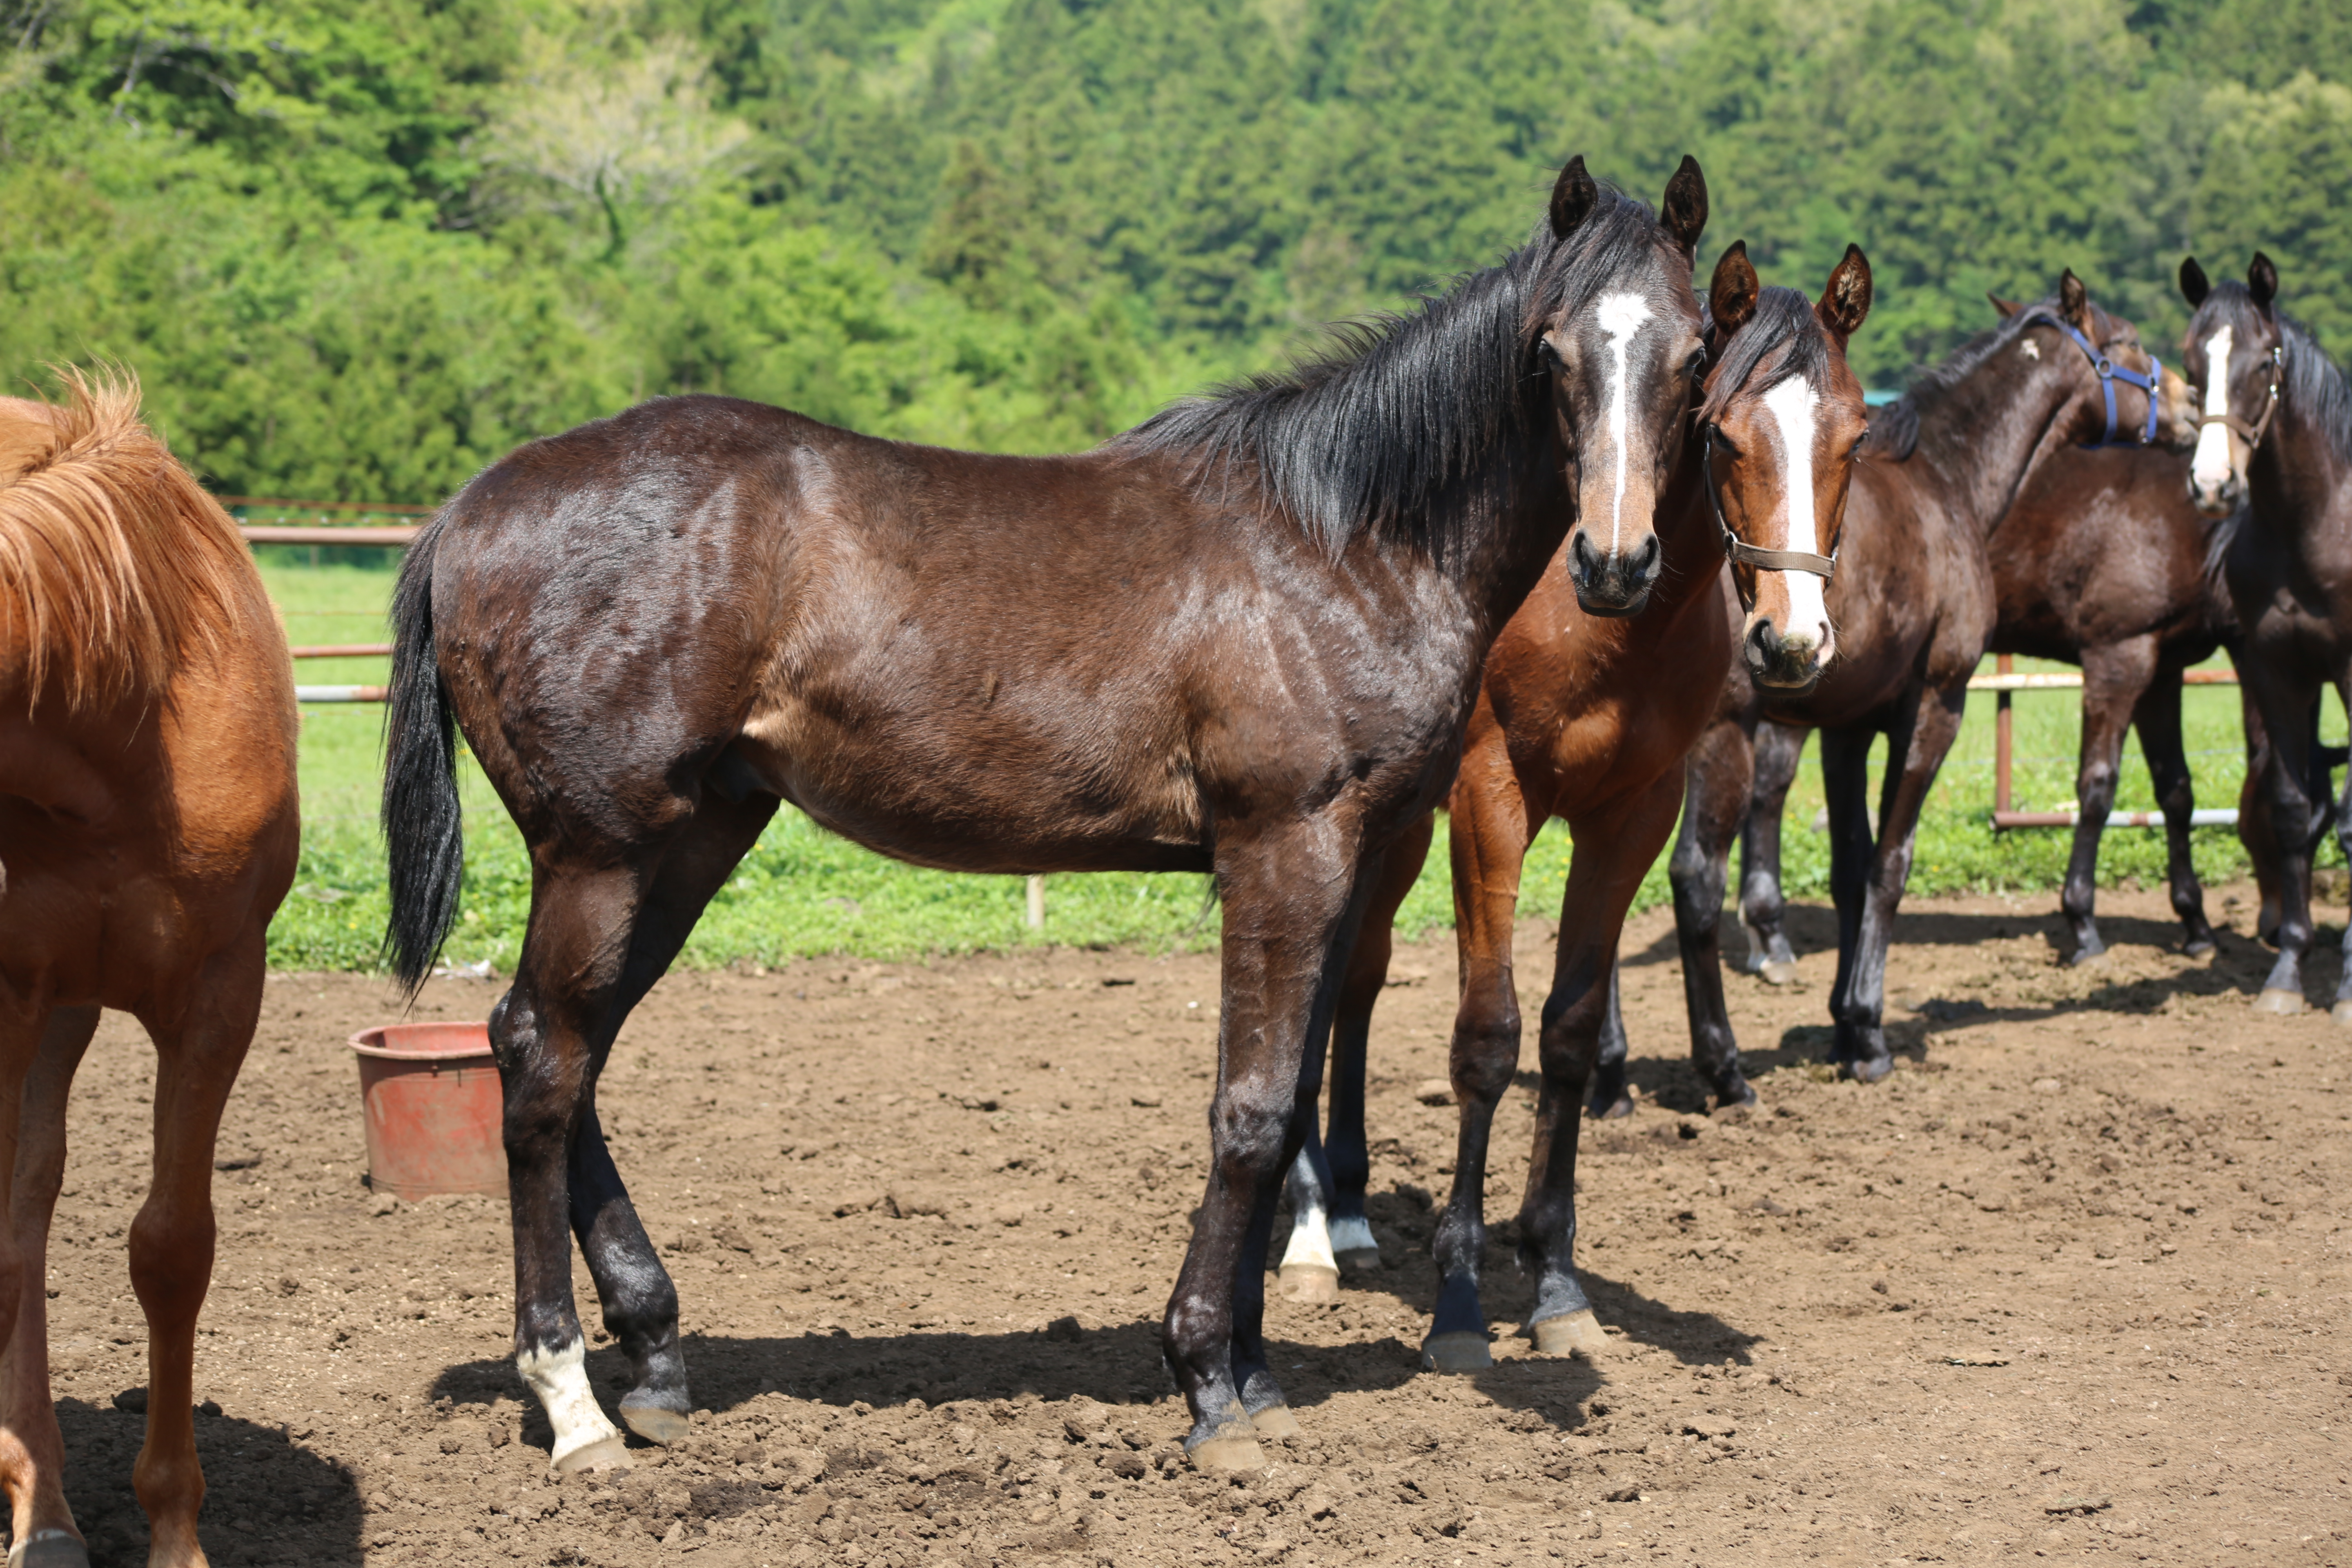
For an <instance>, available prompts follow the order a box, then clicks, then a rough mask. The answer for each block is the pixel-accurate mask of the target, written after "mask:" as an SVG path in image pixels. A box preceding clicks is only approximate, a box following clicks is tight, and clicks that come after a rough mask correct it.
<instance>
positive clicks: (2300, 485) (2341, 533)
mask: <svg viewBox="0 0 2352 1568" xmlns="http://www.w3.org/2000/svg"><path fill="white" fill-rule="evenodd" d="M2180 291H2181V293H2182V294H2183V295H2185V296H2186V297H2187V298H2188V300H2189V304H2190V305H2192V306H2194V307H2195V308H2196V312H2197V313H2196V315H2195V316H2193V317H2192V318H2191V319H2190V321H2189V337H2188V342H2187V344H2186V345H2185V350H2184V353H2183V355H2182V360H2183V366H2182V368H2183V370H2184V371H2185V373H2186V374H2187V375H2188V377H2189V383H2190V384H2191V385H2192V386H2193V387H2194V388H2196V389H2197V390H2198V392H2199V393H2200V395H2201V400H2202V411H2201V414H2200V418H2199V421H2198V424H2199V431H2198V438H2197V455H2196V458H2195V459H2194V461H2192V462H2191V464H2190V465H2189V496H2190V499H2192V500H2194V501H2195V502H2196V503H2197V506H2198V508H2199V510H2202V511H2203V512H2205V513H2206V515H2208V516H2210V517H2224V518H2229V519H2230V521H2228V522H2226V523H2225V524H2224V525H2223V528H2222V531H2221V535H2220V537H2218V538H2217V540H2216V541H2215V552H2216V554H2217V557H2218V558H2219V560H2220V562H2221V574H2222V580H2223V581H2224V582H2226V583H2227V584H2229V588H2230V597H2231V601H2232V602H2233V603H2234V604H2235V605H2236V606H2237V612H2238V623H2239V627H2240V637H2241V638H2242V645H2241V646H2242V653H2241V655H2240V658H2239V660H2238V676H2239V679H2241V680H2242V681H2243V682H2244V683H2245V687H2246V691H2247V696H2248V699H2249V707H2250V709H2252V710H2253V711H2254V712H2257V713H2259V715H2260V719H2261V723H2260V732H2259V733H2256V732H2255V731H2254V727H2253V726H2252V724H2250V725H2249V727H2248V728H2249V739H2250V741H2253V742H2256V744H2255V746H2254V748H2253V750H2254V752H2255V765H2254V766H2252V767H2251V768H2250V769H2249V777H2248V780H2247V784H2248V787H2247V789H2246V791H2245V794H2244V795H2243V796H2242V805H2241V808H2240V811H2239V815H2238V835H2239V837H2241V838H2242V839H2244V840H2245V843H2246V847H2247V849H2248V851H2249V852H2250V853H2251V854H2252V857H2253V860H2254V865H2255V867H2256V868H2257V869H2258V870H2259V869H2261V868H2263V867H2265V866H2270V867H2274V868H2276V879H2277V897H2278V911H2277V940H2278V945H2279V955H2278V962H2277V963H2275V964H2274V965H2273V967H2272V969H2271V973H2270V975H2269V977H2268V978H2266V979H2265V980H2264V981H2263V990H2262V994H2260V995H2259V996H2258V997H2256V998H2255V1005H2256V1006H2258V1007H2261V1008H2263V1009H2265V1010H2267V1011H2270V1012H2275V1013H2300V1012H2302V1011H2303V1009H2304V1006H2305V999H2304V994H2303V958H2304V954H2305V952H2309V951H2310V948H2311V942H2312V936H2313V930H2312V921H2311V853H2312V849H2313V848H2314V847H2315V844H2316V842H2317V840H2318V837H2319V835H2320V833H2321V832H2322V831H2324V826H2325V822H2326V805H2327V800H2326V790H2327V782H2326V781H2327V773H2326V763H2325V762H2324V761H2323V760H2322V759H2320V758H2319V757H2318V756H2316V755H2315V751H2316V746H2315V742H2316V740H2317V736H2316V734H2315V725H2314V724H2313V722H2312V714H2313V712H2314V710H2315V704H2316V703H2317V702H2318V700H2319V694H2320V692H2321V691H2322V690H2323V689H2326V688H2328V687H2331V686H2332V687H2334V688H2335V689H2336V693H2337V695H2338V696H2339V697H2346V698H2352V380H2347V377H2346V375H2345V373H2344V371H2343V370H2342V369H2341V368H2340V367H2338V366H2337V365H2336V364H2334V363H2330V362H2329V360H2328V358H2327V356H2326V353H2324V352H2322V351H2321V349H2320V347H2319V345H2318V344H2317V343H2316V342H2313V341H2312V338H2311V334H2310V333H2309V332H2308V331H2305V329H2304V328H2303V327H2302V326H2301V325H2300V324H2298V323H2297V322H2296V321H2294V319H2293V318H2292V317H2290V316H2288V315H2286V314H2285V313H2284V312H2283V311H2281V310H2279V309H2278V304H2277V299H2278V269H2277V268H2275V267H2274V266H2273V265H2272V263H2271V259H2270V258H2268V257H2266V256H2264V255H2263V254H2262V253H2261V252H2259V251H2257V252H2255V254H2254V258H2253V262H2252V265H2251V266H2249V267H2248V268H2246V280H2245V281H2244V282H2243V283H2238V282H2234V281H2231V282H2222V283H2218V284H2217V283H2213V282H2211V281H2210V280H2209V279H2207V278H2206V276H2205V269H2204V268H2201V267H2200V266H2199V265H2198V264H2197V261H2196V258H2193V257H2192V258H2189V259H2187V260H2185V261H2183V262H2182V263H2181V264H2180ZM2264 740H2266V741H2267V743H2268V749H2267V753H2266V754H2265V753H2264V752H2263V748H2262V745H2261V742H2263V741H2264ZM2347 787H2352V779H2347ZM2336 837H2337V839H2338V841H2339V842H2341V843H2344V844H2347V845H2352V815H2347V813H2346V811H2345V809H2344V808H2343V806H2341V805H2339V807H2338V809H2337V810H2336ZM2268 890H2269V889H2265V892H2266V893H2267V892H2268ZM2265 901H2266V902H2267V899H2266V900H2265ZM2265 913H2266V916H2267V911H2265ZM2267 923H2268V921H2267V919H2266V920H2265V924H2267ZM2345 943H2346V951H2347V956H2352V931H2347V935H2346V938H2345ZM2334 1016H2335V1018H2336V1021H2337V1022H2338V1023H2352V964H2347V967H2346V970H2345V973H2344V978H2343V980H2342V982H2341V983H2340V984H2338V985H2337V987H2336V1002H2335V1006H2334Z"/></svg>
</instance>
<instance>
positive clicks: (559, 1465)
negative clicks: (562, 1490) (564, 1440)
mask: <svg viewBox="0 0 2352 1568" xmlns="http://www.w3.org/2000/svg"><path fill="white" fill-rule="evenodd" d="M547 1468H549V1469H551V1470H553V1471H554V1472H555V1473H556V1474H557V1475H559V1476H576V1475H578V1474H579V1473H580V1472H581V1471H583V1470H625V1469H627V1468H629V1445H628V1443H627V1442H626V1441H625V1440H624V1439H623V1438H622V1436H621V1435H620V1434H619V1433H617V1432H616V1433H614V1435H613V1436H610V1437H599V1438H597V1439H596V1441H594V1442H593V1443H583V1444H582V1445H580V1447H577V1448H574V1449H572V1452H570V1453H568V1454H565V1455H563V1456H562V1457H561V1458H557V1459H556V1460H555V1461H554V1462H553V1463H551V1464H550V1465H549V1466H548V1467H547Z"/></svg>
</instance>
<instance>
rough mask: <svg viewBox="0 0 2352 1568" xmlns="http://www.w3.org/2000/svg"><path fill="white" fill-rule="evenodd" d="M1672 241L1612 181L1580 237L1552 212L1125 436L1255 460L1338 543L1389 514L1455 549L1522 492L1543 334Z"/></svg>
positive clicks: (1409, 529) (1132, 441)
mask: <svg viewBox="0 0 2352 1568" xmlns="http://www.w3.org/2000/svg"><path fill="white" fill-rule="evenodd" d="M1669 249H1671V242H1670V241H1668V240H1667V239H1666V238H1665V237H1664V234H1663V233H1662V231H1661V230H1660V229H1659V227H1658V223H1657V219H1656V217H1655V216H1654V214H1653V213H1652V211H1651V209H1650V208H1649V207H1648V206H1647V205H1645V204H1643V203H1642V202H1638V201H1636V200H1634V199H1633V197H1631V196H1628V195H1623V194H1622V192H1619V191H1617V190H1614V189H1612V188H1611V187H1608V186H1603V187H1601V198H1600V202H1599V205H1597V206H1595V207H1594V209H1593V211H1592V213H1591V216H1589V217H1587V218H1586V219H1585V220H1584V222H1583V223H1582V224H1580V226H1578V227H1577V229H1576V231H1575V232H1574V233H1573V234H1571V235H1570V237H1568V239H1567V240H1565V241H1557V240H1554V239H1553V237H1552V235H1551V230H1550V228H1549V225H1545V226H1538V229H1537V231H1536V233H1535V235H1534V236H1533V237H1531V238H1530V239H1529V240H1528V243H1527V244H1525V245H1524V246H1522V247H1519V249H1517V250H1516V251H1514V252H1513V253H1512V254H1511V255H1510V256H1508V257H1507V258H1505V259H1504V260H1503V262H1502V263H1501V265H1499V266H1496V267H1491V268H1486V269H1485V270H1483V271H1479V272H1474V273H1471V274H1469V275H1468V276H1466V277H1465V278H1463V279H1461V280H1460V281H1459V282H1457V283H1456V284H1455V285H1454V288H1453V289H1449V290H1448V291H1447V292H1446V293H1445V294H1444V295H1443V296H1442V297H1440V298H1437V299H1432V300H1423V301H1422V303H1421V307H1420V308H1419V309H1418V310H1411V311H1405V312H1400V313H1398V314H1394V315H1386V316H1379V317H1375V318H1373V319H1371V320H1370V321H1356V322H1349V323H1345V324H1342V325H1340V326H1337V327H1334V328H1332V329H1331V335H1332V337H1333V338H1334V339H1335V340H1336V341H1335V342H1334V343H1333V345H1332V347H1331V348H1330V349H1329V350H1328V351H1327V352H1325V353H1322V354H1319V355H1318V356H1315V357H1313V358H1310V359H1308V360H1307V361H1305V362H1304V363H1300V364H1298V365H1297V366H1295V367H1293V368H1292V369H1291V370H1289V371H1286V372H1284V373H1280V374H1267V375H1261V376H1255V377H1252V378H1251V379H1249V380H1247V381H1244V382H1242V383H1240V384H1236V385H1233V386H1229V387H1224V388H1221V389H1219V390H1218V391H1216V392H1213V393H1212V394H1210V395H1206V396H1203V397H1198V398H1192V399H1187V400H1186V401H1184V402H1181V403H1179V404H1176V405H1173V406H1171V407H1170V408H1167V409H1164V410H1162V411H1161V412H1160V413H1159V414H1157V415H1155V416H1152V417H1151V418H1150V419H1148V420H1146V421H1145V422H1144V423H1142V424H1141V425H1139V426H1136V427H1135V428H1134V429H1132V430H1130V431H1129V432H1127V433H1126V434H1125V435H1123V436H1120V437H1117V438H1116V439H1115V440H1114V441H1112V442H1111V446H1112V447H1114V448H1120V447H1123V448H1126V449H1129V450H1132V451H1139V452H1184V453H1191V454H1193V455H1194V456H1195V457H1196V458H1197V460H1198V461H1199V463H1200V464H1201V465H1202V467H1203V468H1209V467H1212V466H1213V467H1216V468H1223V469H1224V470H1225V471H1226V474H1227V476H1228V477H1229V478H1234V477H1237V476H1236V474H1235V470H1237V469H1238V470H1242V471H1244V472H1247V473H1248V474H1249V476H1250V479H1254V480H1255V483H1256V484H1257V485H1258V486H1260V487H1262V489H1264V491H1265V495H1266V499H1267V501H1268V502H1269V503H1270V504H1271V505H1272V506H1275V507H1278V508H1280V509H1281V510H1286V511H1288V512H1289V513H1290V514H1291V515H1292V516H1294V517H1296V518H1297V520H1298V521H1299V523H1300V524H1301V525H1302V526H1303V527H1305V528H1306V529H1307V531H1308V533H1309V534H1310V535H1311V536H1312V537H1313V538H1314V540H1315V542H1316V543H1317V544H1318V545H1319V546H1321V547H1322V549H1323V550H1324V551H1326V552H1328V553H1329V554H1331V555H1333V556H1337V555H1338V554H1339V552H1341V551H1342V550H1343V549H1345V548H1346V546H1347V544H1348V543H1349V541H1350V540H1352V539H1354V538H1356V537H1357V536H1358V535H1359V534H1361V533H1363V532H1365V531H1369V530H1374V529H1383V530H1394V531H1399V532H1402V533H1406V534H1408V535H1411V536H1412V537H1415V538H1418V539H1420V540H1422V541H1423V542H1424V543H1425V544H1427V546H1428V547H1429V548H1430V549H1431V550H1432V552H1433V553H1435V554H1437V555H1438V556H1440V557H1441V558H1444V557H1445V556H1447V555H1450V554H1452V553H1454V546H1456V545H1458V544H1460V543H1461V542H1463V540H1464V537H1465V535H1466V534H1467V533H1469V532H1470V531H1473V530H1475V529H1476V528H1477V527H1478V526H1479V525H1480V523H1481V521H1483V520H1484V519H1486V518H1489V517H1491V516H1492V515H1493V514H1494V512H1495V511H1496V510H1497V508H1498V506H1499V505H1500V503H1502V502H1503V501H1504V500H1505V499H1506V497H1505V490H1506V489H1507V485H1508V483H1509V480H1510V472H1511V468H1512V465H1510V464H1509V463H1508V462H1507V460H1498V459H1507V458H1509V457H1510V456H1511V455H1513V454H1516V453H1517V452H1519V451H1520V450H1522V448H1523V444H1524V443H1526V442H1528V441H1530V440H1533V439H1536V438H1538V436H1539V433H1540V432H1541V430H1542V428H1543V426H1542V417H1543V413H1544V409H1545V406H1546V401H1545V396H1544V392H1545V384H1544V382H1543V379H1542V378H1541V377H1540V376H1539V375H1538V374H1536V364H1535V353H1534V351H1535V341H1536V339H1537V337H1538V335H1539V334H1540V333H1541V332H1542V331H1543V330H1544V328H1545V326H1546V325H1547V324H1548V323H1549V322H1550V321H1553V320H1555V319H1556V318H1557V317H1559V315H1560V314H1561V313H1563V312H1564V311H1568V310H1575V309H1577V308H1579V307H1580V306H1581V305H1582V304H1584V303H1585V302H1586V301H1588V300H1591V298H1593V297H1594V296H1595V295H1597V294H1599V293H1600V292H1601V290H1602V289H1604V288H1606V287H1607V286H1608V285H1609V284H1610V282H1611V281H1612V279H1619V278H1622V276H1623V275H1624V274H1625V272H1626V271H1627V270H1628V269H1629V268H1636V267H1638V266H1640V265H1641V264H1642V263H1643V261H1645V260H1647V259H1649V258H1651V257H1652V256H1653V255H1654V253H1657V252H1659V251H1663V250H1669Z"/></svg>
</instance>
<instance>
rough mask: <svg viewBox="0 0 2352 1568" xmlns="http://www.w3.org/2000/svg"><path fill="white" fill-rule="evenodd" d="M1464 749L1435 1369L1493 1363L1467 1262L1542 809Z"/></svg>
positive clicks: (1507, 1043) (1430, 1340) (1514, 1036)
mask: <svg viewBox="0 0 2352 1568" xmlns="http://www.w3.org/2000/svg"><path fill="white" fill-rule="evenodd" d="M1499 739H1500V737H1499V732H1496V735H1495V740H1496V743H1495V744H1492V745H1486V746H1480V745H1475V744H1474V746H1473V747H1472V749H1471V751H1470V753H1469V754H1468V755H1467V756H1465V758H1464V759H1463V763H1462V775H1461V777H1460V779H1459V780H1457V781H1456V783H1455V784H1454V797H1453V814H1452V823H1451V826H1452V837H1453V844H1452V848H1453V857H1454V949H1455V952H1456V953H1457V955H1458V958H1459V966H1460V970H1461V1002H1460V1005H1458V1006H1457V1008H1456V1009H1455V1012H1454V1042H1453V1047H1452V1049H1451V1051H1450V1053H1449V1058H1448V1068H1449V1073H1450V1077H1451V1079H1452V1080H1453V1085H1454V1103H1455V1104H1456V1105H1457V1106H1459V1107H1460V1111H1459V1123H1458V1131H1457V1132H1456V1134H1455V1146H1454V1187H1453V1191H1452V1192H1451V1193H1450V1194H1447V1197H1446V1200H1445V1207H1444V1210H1443V1211H1442V1212H1441V1213H1440V1214H1439V1215H1438V1219H1437V1235H1436V1237H1435V1238H1434V1240H1433V1243H1432V1246H1431V1251H1432V1252H1433V1254H1434V1255H1435V1257H1436V1260H1437V1310H1436V1312H1435V1313H1434V1314H1433V1318H1432V1321H1431V1322H1430V1328H1429V1334H1428V1337H1427V1338H1426V1339H1424V1340H1423V1342H1422V1347H1421V1351H1422V1359H1423V1361H1424V1362H1425V1363H1427V1364H1428V1365H1430V1366H1432V1367H1433V1368H1435V1369H1436V1370H1437V1371H1439V1372H1472V1371H1476V1370H1477V1369H1479V1368H1481V1367H1486V1366H1491V1365H1493V1364H1494V1356H1493V1353H1492V1352H1490V1351H1488V1350H1487V1348H1486V1309H1485V1308H1484V1306H1483V1305H1482V1304H1481V1303H1480V1301H1479V1299H1478V1267H1479V1261H1480V1259H1481V1258H1482V1257H1483V1256H1484V1254H1485V1252H1486V1139H1487V1133H1488V1131H1489V1129H1490V1128H1491V1127H1492V1125H1493V1121H1494V1116H1495V1104H1496V1101H1497V1100H1501V1099H1502V1097H1503V1091H1504V1090H1505V1089H1508V1088H1509V1087H1510V1083H1511V1075H1512V1073H1513V1072H1514V1071H1516V1070H1517V1067H1518V1061H1519V1000H1518V994H1517V991H1516V989H1515V984H1516V983H1515V981H1514V979H1513V976H1512V969H1511V927H1512V922H1513V921H1514V920H1515V918H1516V917H1517V914H1518V908H1519V871H1520V868H1521V867H1522V865H1523V864H1524V863H1525V861H1526V859H1527V853H1528V843H1529V842H1530V841H1531V840H1532V839H1533V838H1534V837H1535V829H1536V826H1538V824H1539V823H1540V822H1541V820H1542V819H1541V817H1540V816H1537V815H1536V814H1535V813H1533V812H1530V811H1529V810H1528V806H1527V804H1526V800H1525V797H1524V796H1523V795H1522V794H1521V792H1520V784H1519V780H1518V778H1517V774H1516V773H1514V772H1513V771H1512V768H1511V765H1510V762H1509V759H1508V757H1507V756H1506V755H1505V754H1504V752H1503V748H1502V746H1501V745H1500V743H1499Z"/></svg>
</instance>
